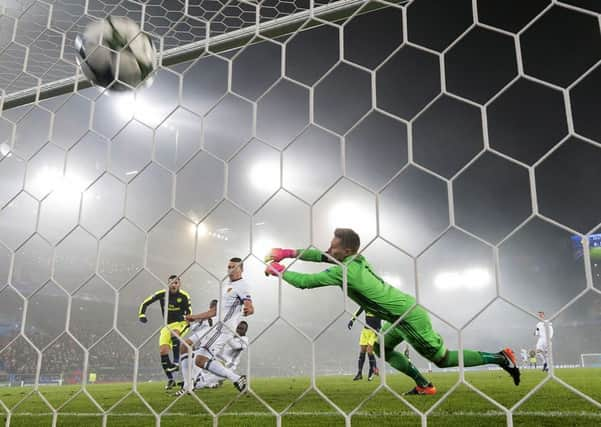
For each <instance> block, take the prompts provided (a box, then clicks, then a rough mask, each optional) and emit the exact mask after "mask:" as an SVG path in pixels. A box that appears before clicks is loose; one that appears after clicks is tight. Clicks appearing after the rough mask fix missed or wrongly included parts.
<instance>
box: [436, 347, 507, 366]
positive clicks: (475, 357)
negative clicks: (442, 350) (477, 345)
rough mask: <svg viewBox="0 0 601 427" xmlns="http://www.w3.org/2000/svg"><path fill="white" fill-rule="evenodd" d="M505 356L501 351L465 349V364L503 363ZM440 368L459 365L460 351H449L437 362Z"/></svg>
mask: <svg viewBox="0 0 601 427" xmlns="http://www.w3.org/2000/svg"><path fill="white" fill-rule="evenodd" d="M504 363H505V357H503V355H502V354H499V353H486V352H483V351H474V350H463V366H465V367H469V366H480V365H487V364H495V365H502V364H504ZM437 366H438V367H439V368H452V367H455V366H459V352H458V351H457V350H449V351H447V353H446V355H445V357H444V358H443V359H442V360H441V361H440V362H439V363H438V364H437Z"/></svg>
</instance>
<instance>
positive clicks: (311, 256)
mask: <svg viewBox="0 0 601 427" xmlns="http://www.w3.org/2000/svg"><path fill="white" fill-rule="evenodd" d="M296 257H298V259H300V260H302V261H310V262H327V263H331V264H333V263H334V261H332V260H331V259H330V258H329V257H327V256H326V255H325V254H324V253H322V252H321V251H320V250H319V249H314V248H309V249H282V248H273V249H271V250H270V251H269V253H268V254H267V256H265V259H264V260H265V262H271V261H274V262H280V261H281V260H283V259H286V258H296Z"/></svg>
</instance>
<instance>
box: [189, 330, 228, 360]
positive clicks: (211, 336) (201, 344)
mask: <svg viewBox="0 0 601 427" xmlns="http://www.w3.org/2000/svg"><path fill="white" fill-rule="evenodd" d="M232 336H233V335H232V333H231V332H230V330H229V329H228V328H227V327H225V326H223V325H222V324H219V323H218V324H217V325H214V326H213V327H211V329H209V330H208V332H206V333H204V334H203V335H202V337H200V339H199V340H198V342H197V343H195V342H194V341H193V344H194V348H195V351H194V353H195V354H196V355H201V356H205V357H208V358H209V359H214V358H215V357H216V356H217V354H218V353H219V352H220V351H221V349H222V348H223V346H224V345H225V343H227V342H228V341H229V340H230V339H231V338H232Z"/></svg>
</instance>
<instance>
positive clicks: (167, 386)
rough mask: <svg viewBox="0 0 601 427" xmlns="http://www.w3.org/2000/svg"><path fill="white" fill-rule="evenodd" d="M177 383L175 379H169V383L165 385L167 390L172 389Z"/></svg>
mask: <svg viewBox="0 0 601 427" xmlns="http://www.w3.org/2000/svg"><path fill="white" fill-rule="evenodd" d="M176 385H177V384H176V383H175V380H169V381H167V385H166V386H165V390H171V389H172V388H173V387H175V386H176Z"/></svg>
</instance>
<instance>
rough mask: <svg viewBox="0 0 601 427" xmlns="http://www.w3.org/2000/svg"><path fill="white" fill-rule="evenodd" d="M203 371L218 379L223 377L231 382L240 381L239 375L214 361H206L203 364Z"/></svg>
mask: <svg viewBox="0 0 601 427" xmlns="http://www.w3.org/2000/svg"><path fill="white" fill-rule="evenodd" d="M205 369H206V370H207V371H209V372H212V373H214V374H215V375H217V376H219V377H225V378H227V379H228V380H230V381H232V382H237V381H238V380H239V379H240V375H238V374H236V373H235V372H234V371H231V370H229V369H228V368H226V367H225V366H223V365H222V364H221V363H219V362H218V361H216V360H208V361H207V363H206V364H205Z"/></svg>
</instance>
